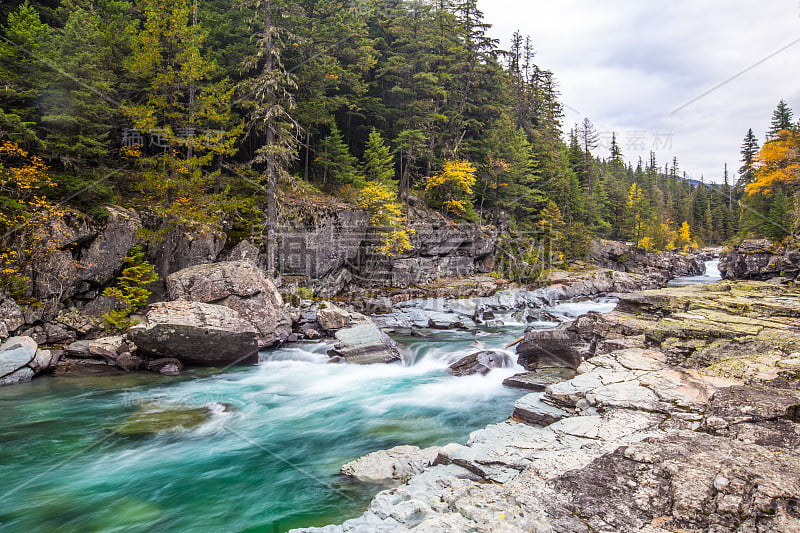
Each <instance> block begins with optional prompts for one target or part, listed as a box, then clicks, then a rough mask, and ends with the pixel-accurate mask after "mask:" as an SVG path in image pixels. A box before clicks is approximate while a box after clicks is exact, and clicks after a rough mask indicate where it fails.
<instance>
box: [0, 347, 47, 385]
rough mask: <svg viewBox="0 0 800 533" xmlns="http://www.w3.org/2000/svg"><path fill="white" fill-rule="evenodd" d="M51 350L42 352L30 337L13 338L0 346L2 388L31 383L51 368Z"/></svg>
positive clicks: (0, 383) (0, 381)
mask: <svg viewBox="0 0 800 533" xmlns="http://www.w3.org/2000/svg"><path fill="white" fill-rule="evenodd" d="M52 363H53V357H52V354H51V353H50V351H49V350H40V349H39V345H38V344H37V343H36V341H35V340H33V339H32V338H30V337H11V338H9V339H8V340H6V341H5V342H4V343H3V344H1V345H0V386H2V385H14V384H17V383H25V382H27V381H30V380H31V379H32V378H33V376H35V375H36V374H38V373H40V372H44V371H46V370H49V369H50V368H51V365H52Z"/></svg>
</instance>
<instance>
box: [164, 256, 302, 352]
mask: <svg viewBox="0 0 800 533" xmlns="http://www.w3.org/2000/svg"><path fill="white" fill-rule="evenodd" d="M167 290H168V291H169V296H170V298H172V299H173V300H188V301H193V302H203V303H213V304H216V305H223V306H225V307H229V308H231V309H233V310H235V311H237V312H238V313H239V315H240V316H241V317H242V318H243V319H245V320H247V321H248V322H250V323H251V324H252V325H253V326H254V327H255V328H256V330H257V331H258V340H259V343H260V345H261V346H270V345H273V344H275V343H277V342H280V341H282V340H284V339H285V338H286V337H288V336H289V335H290V334H291V333H292V317H291V315H290V313H289V311H288V310H287V309H286V307H285V306H284V303H283V299H282V298H281V295H280V293H278V289H277V288H276V287H275V285H274V284H273V283H272V281H270V280H269V279H267V278H266V277H265V276H264V273H263V272H262V271H261V269H259V268H258V267H257V266H256V265H255V264H253V263H251V262H250V261H225V262H222V263H211V264H205V265H195V266H191V267H188V268H184V269H183V270H180V271H178V272H175V273H174V274H172V275H170V276H169V277H168V278H167Z"/></svg>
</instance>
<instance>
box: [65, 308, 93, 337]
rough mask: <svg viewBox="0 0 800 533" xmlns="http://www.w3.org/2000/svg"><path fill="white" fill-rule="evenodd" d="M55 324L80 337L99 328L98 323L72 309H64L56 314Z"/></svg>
mask: <svg viewBox="0 0 800 533" xmlns="http://www.w3.org/2000/svg"><path fill="white" fill-rule="evenodd" d="M55 322H56V323H57V324H60V325H62V326H63V327H65V328H67V329H71V330H73V331H76V332H78V333H80V334H81V335H88V334H89V333H91V332H93V331H95V330H97V329H98V327H99V321H98V320H96V319H94V318H92V317H89V316H87V315H85V314H83V313H81V312H80V311H78V310H77V309H75V308H74V307H71V308H69V309H65V310H63V311H61V312H60V313H58V316H56V318H55Z"/></svg>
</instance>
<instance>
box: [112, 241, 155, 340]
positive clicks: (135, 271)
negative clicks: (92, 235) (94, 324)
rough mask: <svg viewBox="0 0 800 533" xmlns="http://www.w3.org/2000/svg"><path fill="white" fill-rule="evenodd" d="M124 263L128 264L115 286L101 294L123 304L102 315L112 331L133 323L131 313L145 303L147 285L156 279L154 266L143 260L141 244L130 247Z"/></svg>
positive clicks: (123, 328)
mask: <svg viewBox="0 0 800 533" xmlns="http://www.w3.org/2000/svg"><path fill="white" fill-rule="evenodd" d="M125 263H126V264H127V265H129V266H128V267H127V268H125V269H124V270H123V271H122V274H121V275H120V276H119V277H118V278H117V284H116V286H115V287H108V288H107V289H106V290H104V291H103V296H107V297H109V298H116V299H117V300H119V302H121V303H122V304H123V306H124V307H122V308H121V309H114V310H112V311H109V312H108V313H105V314H104V315H103V322H105V324H106V327H107V328H108V329H110V330H114V331H123V330H126V329H128V328H130V327H131V326H132V325H133V324H132V322H131V319H130V316H131V314H133V313H134V312H135V311H137V310H138V309H140V308H141V307H143V306H144V305H145V304H146V303H147V299H148V298H150V295H151V294H152V291H150V290H148V289H147V286H148V285H150V284H151V283H153V282H155V281H157V280H158V274H156V272H155V267H153V265H152V264H150V263H149V262H147V261H146V260H145V258H144V251H142V247H141V246H139V245H136V246H134V247H133V248H132V249H131V251H130V255H128V256H127V257H126V258H125Z"/></svg>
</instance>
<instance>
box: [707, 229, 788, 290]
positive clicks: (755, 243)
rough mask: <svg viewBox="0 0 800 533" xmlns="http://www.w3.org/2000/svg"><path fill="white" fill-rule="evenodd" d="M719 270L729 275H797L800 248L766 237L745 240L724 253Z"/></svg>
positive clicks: (721, 256)
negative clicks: (783, 244)
mask: <svg viewBox="0 0 800 533" xmlns="http://www.w3.org/2000/svg"><path fill="white" fill-rule="evenodd" d="M719 271H720V272H721V273H722V277H723V278H725V279H749V280H766V279H771V278H776V277H788V278H791V279H795V278H797V276H798V274H800V248H798V247H797V246H796V245H789V246H778V245H776V244H774V243H772V242H771V241H768V240H763V239H762V240H748V241H744V242H742V243H741V244H740V245H739V246H737V247H735V248H734V249H733V250H730V251H728V252H724V253H723V254H721V255H720V260H719Z"/></svg>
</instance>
